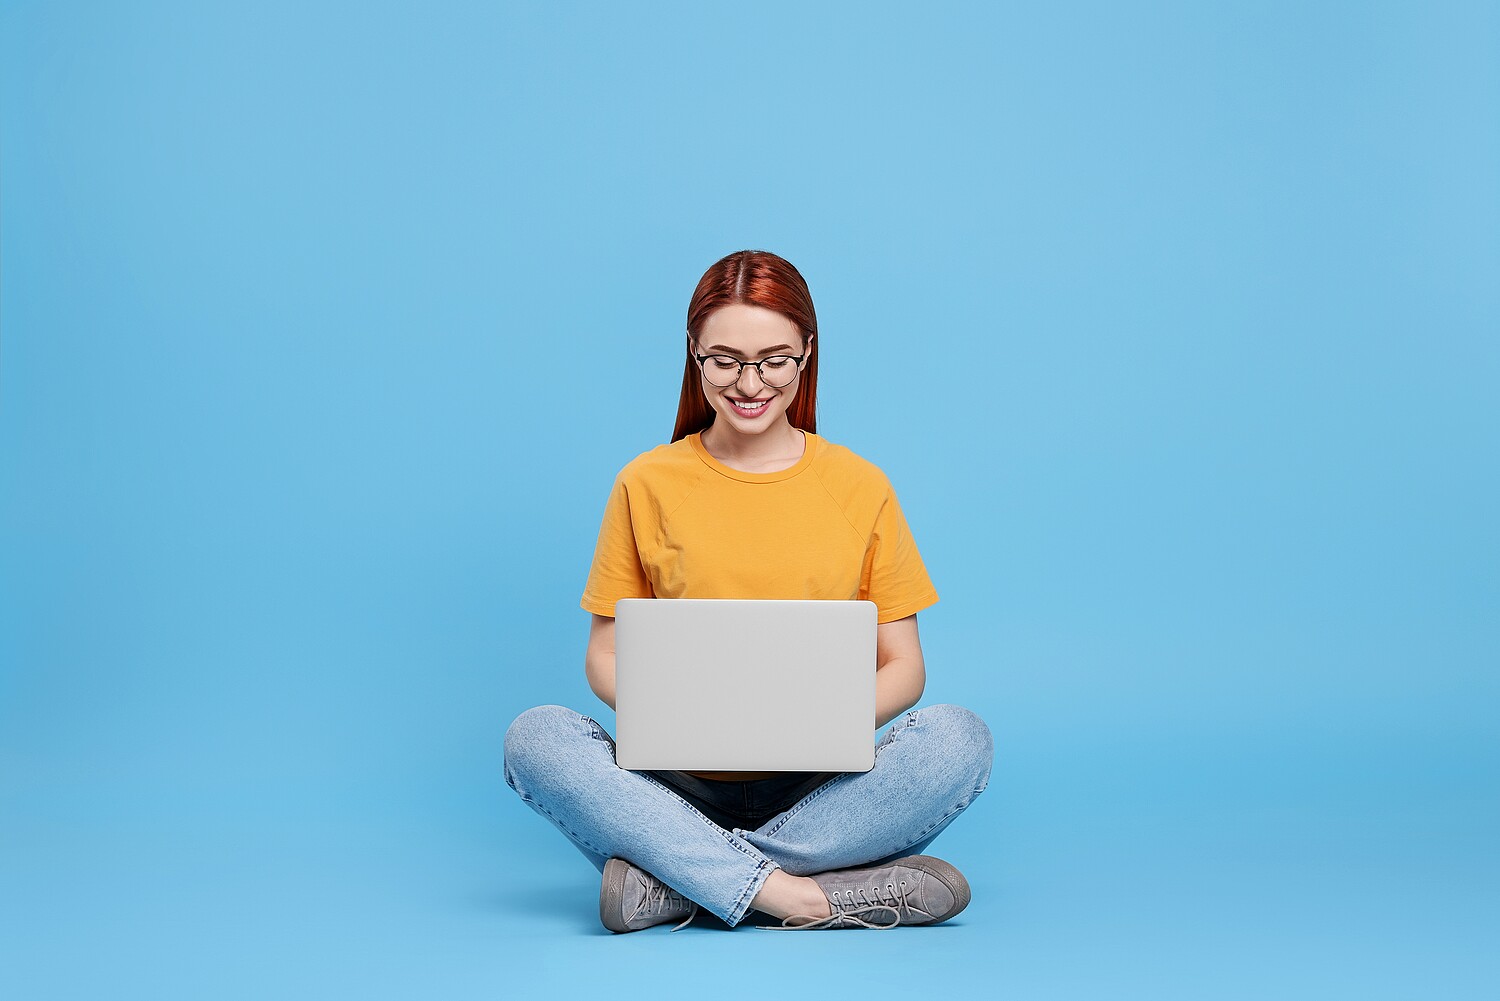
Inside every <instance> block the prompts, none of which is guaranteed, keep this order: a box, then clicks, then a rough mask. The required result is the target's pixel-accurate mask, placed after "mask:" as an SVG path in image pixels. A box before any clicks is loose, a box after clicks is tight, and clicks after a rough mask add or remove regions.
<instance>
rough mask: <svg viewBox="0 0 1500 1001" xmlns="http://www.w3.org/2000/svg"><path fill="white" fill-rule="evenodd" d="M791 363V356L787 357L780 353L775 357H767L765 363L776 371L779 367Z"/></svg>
mask: <svg viewBox="0 0 1500 1001" xmlns="http://www.w3.org/2000/svg"><path fill="white" fill-rule="evenodd" d="M791 363H792V360H791V359H790V358H785V357H782V356H780V355H778V356H777V357H775V358H767V359H766V360H765V362H764V363H763V364H764V365H765V366H766V368H769V369H771V370H772V371H775V370H776V369H778V368H786V367H787V366H788V365H790V364H791Z"/></svg>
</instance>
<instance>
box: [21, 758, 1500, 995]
mask: <svg viewBox="0 0 1500 1001" xmlns="http://www.w3.org/2000/svg"><path fill="white" fill-rule="evenodd" d="M13 736H14V734H13ZM997 744H998V750H997V762H996V775H995V778H994V780H993V781H992V784H991V786H990V788H989V790H988V791H987V792H986V793H985V794H984V796H982V797H981V798H980V799H979V801H977V802H976V804H975V805H974V806H973V807H972V808H971V809H970V810H969V811H968V813H966V814H965V815H964V817H963V818H961V823H958V824H955V825H954V826H952V827H950V828H949V830H948V831H947V832H945V833H944V834H943V835H942V837H941V838H940V839H939V840H938V841H937V842H935V843H934V844H933V845H932V847H931V848H930V849H929V853H930V854H934V855H938V856H940V857H943V858H946V859H948V860H950V861H952V862H954V863H955V864H956V865H958V866H959V867H960V868H961V869H962V870H963V871H964V873H965V874H966V876H967V877H968V879H969V880H970V883H971V885H972V887H973V891H974V899H973V903H972V904H971V905H970V906H969V908H968V909H967V910H966V911H965V912H964V913H963V914H962V915H960V916H959V917H958V918H956V919H954V920H952V921H951V922H949V923H947V924H945V925H941V926H936V927H930V928H902V929H896V930H893V931H889V932H875V931H839V932H823V933H811V932H809V933H802V934H785V933H776V934H772V933H767V932H761V931H756V930H754V929H753V928H752V927H751V926H750V925H748V924H744V925H741V926H740V927H739V928H737V929H734V930H732V931H731V930H729V929H727V928H726V927H725V926H724V925H723V924H722V923H719V922H717V921H715V920H713V919H708V920H704V919H702V918H700V919H698V920H697V921H696V922H695V923H694V924H693V925H690V926H689V927H688V928H686V929H684V930H682V931H680V932H676V933H673V932H670V931H669V930H668V926H662V927H657V928H652V929H648V930H645V931H642V932H637V933H634V934H630V935H619V936H617V935H613V934H610V933H609V932H607V931H606V930H605V929H604V928H603V927H602V926H601V925H600V924H599V921H598V918H597V900H598V882H599V881H598V876H597V874H596V873H595V872H594V870H593V869H592V868H591V867H590V866H589V865H588V863H587V862H586V861H585V860H584V859H583V858H582V856H580V855H577V854H576V853H575V852H574V850H573V849H572V847H571V846H570V845H568V844H567V843H566V842H564V841H563V840H562V839H561V838H560V837H559V836H558V835H556V834H555V833H554V832H553V830H552V829H551V828H550V826H548V825H546V824H545V823H544V822H543V821H542V820H541V819H540V818H539V817H537V816H536V815H534V814H532V813H531V812H530V811H529V810H527V809H526V808H525V807H524V805H523V804H522V803H521V802H520V801H519V800H518V799H516V798H515V797H514V796H513V795H512V794H511V793H510V791H509V790H508V789H507V788H506V787H505V786H504V785H503V782H501V780H500V779H499V777H498V773H497V774H496V775H495V777H494V780H493V781H492V782H490V783H489V784H488V785H487V786H483V787H481V786H480V785H478V784H476V785H474V786H472V787H468V788H465V787H454V788H451V789H449V790H447V792H442V791H435V788H436V787H433V786H429V787H427V788H426V789H425V791H424V792H420V793H419V792H416V791H415V790H416V789H418V788H420V784H419V783H415V782H413V781H412V780H411V777H410V776H405V777H400V776H398V777H397V778H396V779H395V780H393V781H391V782H390V783H389V787H388V789H387V790H386V791H385V792H384V793H383V792H382V791H381V789H380V785H381V782H380V778H379V777H378V776H376V775H373V774H363V775H361V774H359V773H358V772H357V770H356V771H351V772H349V773H347V774H346V775H344V776H343V777H342V778H343V779H344V781H341V782H337V783H329V784H327V785H318V784H303V785H295V784H286V785H280V786H278V785H277V783H279V782H283V781H285V778H286V773H287V772H288V771H289V770H290V769H289V767H288V765H287V762H288V761H290V760H291V759H290V758H286V759H282V758H276V757H272V758H270V759H269V760H270V761H271V762H272V764H269V765H267V764H266V763H265V762H266V760H268V759H262V758H257V757H256V755H255V754H254V753H252V752H250V751H248V750H247V752H246V754H245V755H244V757H243V758H241V759H239V760H238V761H237V762H235V761H230V760H221V761H219V762H216V764H217V765H218V766H221V767H219V768H213V769H209V768H202V767H199V766H200V765H201V764H202V762H198V763H197V764H194V763H190V762H187V761H180V760H179V761H176V762H168V761H165V760H154V759H150V758H149V756H148V755H145V754H144V752H143V751H142V750H141V749H140V748H139V747H137V748H134V749H133V748H130V747H121V748H118V749H117V753H115V754H113V755H110V756H101V757H97V758H87V759H80V758H77V757H74V758H72V759H71V760H69V756H68V755H67V753H65V752H61V751H59V752H56V754H55V757H54V758H53V759H51V760H49V758H48V757H47V754H46V752H44V751H41V750H39V749H34V750H36V753H37V755H38V756H36V757H32V758H30V759H29V760H28V759H26V758H25V754H26V749H24V748H20V749H18V748H16V747H15V746H14V743H12V745H11V746H10V748H9V753H8V755H7V758H6V765H7V767H6V769H5V772H4V785H3V787H0V795H3V800H0V802H3V804H4V815H3V819H4V826H3V830H4V844H5V850H4V852H3V854H0V881H3V882H0V886H3V888H4V889H3V893H0V915H3V919H4V921H3V925H0V929H3V942H0V958H3V963H0V986H5V987H6V989H5V991H4V995H5V996H6V997H10V998H24V999H28V1001H29V999H42V998H70V999H72V998H78V999H83V998H121V999H124V998H143V999H145V998H151V999H159V1001H164V999H169V998H224V999H228V998H303V997H306V998H315V997H334V996H347V997H359V998H454V999H457V998H495V997H529V996H550V995H553V994H557V993H563V992H567V991H587V992H589V993H590V994H591V995H597V996H612V997H650V996H667V997H677V996H681V997H700V996H724V995H728V996H731V997H738V996H745V997H749V996H757V997H762V996H766V994H767V993H768V992H770V993H771V994H772V995H773V996H779V997H808V998H812V997H826V996H828V995H829V994H830V992H833V993H839V994H847V993H850V992H854V993H861V994H863V993H882V994H883V993H888V992H896V993H903V994H904V993H905V992H907V991H918V992H926V991H931V990H941V992H942V993H943V995H944V996H965V994H966V993H967V992H969V991H970V990H972V992H974V993H978V992H980V991H981V990H982V991H983V992H984V993H985V994H986V995H987V996H992V997H1016V998H1026V999H1052V998H1057V999H1064V998H1067V999H1075V998H1076V999H1097V998H1151V999H1172V998H1182V999H1201V998H1275V999H1292V998H1308V999H1314V998H1316V999H1325V998H1360V999H1377V998H1391V999H1396V998H1443V999H1459V998H1474V999H1482V998H1493V997H1495V996H1497V992H1500V976H1497V971H1496V965H1495V960H1494V958H1493V956H1494V952H1493V949H1492V948H1490V947H1492V946H1493V944H1494V942H1495V941H1497V940H1500V907H1497V900H1500V864H1497V860H1496V853H1495V850H1494V848H1495V845H1496V844H1497V843H1500V838H1497V835H1500V814H1497V809H1496V804H1495V797H1494V790H1495V788H1496V783H1495V777H1496V774H1497V769H1496V767H1495V765H1496V762H1495V760H1494V759H1493V757H1491V758H1489V759H1488V760H1485V759H1484V757H1483V753H1484V752H1483V751H1482V749H1481V748H1479V747H1462V746H1447V747H1436V748H1434V747H1431V746H1429V747H1428V748H1427V750H1426V751H1425V752H1422V753H1396V754H1388V755H1384V756H1382V755H1380V754H1370V753H1369V750H1368V749H1365V750H1362V751H1361V752H1360V754H1359V755H1358V756H1356V755H1354V754H1348V755H1344V754H1342V753H1341V752H1340V749H1339V748H1338V747H1330V746H1326V745H1324V746H1321V747H1314V746H1312V745H1310V744H1308V743H1306V742H1305V741H1304V742H1303V744H1302V745H1300V746H1296V745H1287V744H1285V743H1283V745H1282V748H1283V749H1282V750H1279V751H1275V750H1273V751H1263V750H1262V751H1255V750H1250V748H1253V747H1254V746H1255V742H1254V741H1248V740H1246V741H1236V742H1233V743H1231V744H1230V745H1229V749H1228V750H1225V751H1222V752H1218V753H1216V754H1212V755H1209V756H1205V754H1204V753H1203V751H1202V746H1201V744H1200V745H1198V746H1196V747H1193V746H1192V745H1183V747H1184V751H1183V752H1179V751H1178V750H1177V749H1176V748H1175V747H1174V742H1173V739H1172V735H1170V734H1167V735H1161V736H1160V737H1159V739H1157V740H1153V741H1151V742H1150V743H1149V746H1146V745H1145V744H1143V743H1142V742H1140V741H1137V742H1136V743H1135V744H1134V745H1131V744H1129V743H1117V744H1115V745H1114V746H1110V745H1109V743H1108V742H1106V741H1094V742H1089V741H1083V742H1078V741H1073V742H1070V743H1069V744H1068V745H1066V746H1064V745H1062V744H1056V745H1054V746H1046V745H1044V744H1043V743H1041V742H1039V741H1034V742H1032V743H1031V744H1029V745H1023V746H1018V745H1016V744H1015V743H1011V744H1009V745H1007V744H1006V742H1005V741H1004V740H1003V739H1001V740H1000V741H998V742H997ZM1309 751H1314V752H1317V753H1316V756H1315V757H1309V758H1308V760H1307V766H1306V767H1305V768H1304V769H1301V770H1298V769H1297V768H1294V767H1288V765H1289V762H1290V761H1291V760H1292V759H1293V758H1295V757H1296V756H1297V754H1301V753H1306V752H1309ZM278 753H281V754H285V751H282V752H278ZM1491 753H1492V752H1491ZM257 762H260V764H257ZM236 763H237V764H238V765H239V768H238V769H235V768H233V767H230V766H233V765H235V764H236ZM215 776H217V777H215ZM6 985H8V986H6Z"/></svg>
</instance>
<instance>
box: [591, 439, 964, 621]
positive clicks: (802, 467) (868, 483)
mask: <svg viewBox="0 0 1500 1001" xmlns="http://www.w3.org/2000/svg"><path fill="white" fill-rule="evenodd" d="M621 598H804V599H821V600H868V601H873V602H874V603H875V606H876V610H877V611H876V620H877V621H879V622H891V621H894V620H895V619H900V618H904V617H906V616H908V615H911V614H913V613H915V612H919V611H921V610H922V609H924V608H926V607H928V606H929V605H932V604H934V603H935V602H936V601H937V600H938V595H937V591H935V590H934V589H933V586H932V581H931V580H930V579H929V578H928V576H927V568H926V567H925V566H924V565H923V563H922V557H921V554H920V553H918V552H917V545H916V542H915V541H914V540H913V539H912V534H911V530H910V529H909V528H908V527H907V524H906V518H905V517H904V516H903V515H902V513H901V507H900V505H899V504H897V503H896V493H895V491H894V490H893V489H892V488H891V483H890V480H889V479H887V477H886V475H885V473H883V472H882V471H881V470H880V468H879V467H878V466H876V465H875V464H874V463H872V462H870V461H868V460H866V459H862V458H860V457H859V456H858V455H855V454H854V452H852V451H851V450H849V449H848V448H846V447H844V446H843V445H835V444H834V443H833V442H830V441H828V440H827V439H824V438H821V437H819V436H818V435H815V434H811V433H808V434H807V435H806V446H805V448H804V449H803V453H802V458H801V459H799V460H798V461H797V462H796V464H795V465H792V466H790V467H789V468H787V469H782V470H779V471H777V472H773V473H747V472H743V471H741V470H738V469H732V468H730V467H729V466H726V465H724V464H723V463H722V462H720V461H719V460H717V459H715V458H714V457H713V456H712V455H709V454H708V450H707V449H706V448H704V447H703V442H702V441H701V440H700V436H699V435H698V434H690V435H688V436H687V437H685V438H679V439H678V440H677V441H675V442H672V443H671V444H669V445H658V446H657V447H655V448H653V449H651V450H650V451H649V452H643V453H641V454H640V455H638V456H636V457H635V458H634V459H632V460H631V461H630V462H629V463H627V464H626V465H625V467H624V468H623V469H621V470H620V472H619V474H618V475H617V476H616V477H615V483H614V488H613V490H612V491H611V492H610V495H609V502H608V503H607V504H606V505H605V509H604V521H603V524H602V525H601V526H600V529H599V541H598V543H597V544H596V546H595V548H594V562H593V565H592V567H590V569H589V576H588V582H587V584H586V585H585V587H584V591H583V600H582V605H583V607H584V608H585V609H586V610H588V611H590V612H595V613H597V614H599V615H609V616H613V615H614V614H615V602H616V601H618V600H619V599H621Z"/></svg>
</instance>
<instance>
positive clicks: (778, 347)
mask: <svg viewBox="0 0 1500 1001" xmlns="http://www.w3.org/2000/svg"><path fill="white" fill-rule="evenodd" d="M708 350H710V351H723V352H724V353H725V354H731V355H737V354H739V353H740V352H739V350H738V349H736V348H732V347H730V346H729V345H727V344H710V345H709V346H708ZM782 350H786V351H790V350H792V346H791V345H790V344H772V345H771V346H770V347H768V348H766V349H765V350H764V351H758V352H756V353H757V354H763V355H768V354H770V353H771V352H772V351H782Z"/></svg>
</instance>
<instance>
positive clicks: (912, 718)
mask: <svg viewBox="0 0 1500 1001" xmlns="http://www.w3.org/2000/svg"><path fill="white" fill-rule="evenodd" d="M902 715H903V717H904V718H905V719H906V722H904V723H903V724H902V725H900V726H895V727H892V728H891V729H890V731H889V732H888V733H887V734H886V735H885V739H884V740H882V741H881V742H880V744H879V745H878V747H877V750H879V748H880V747H885V746H887V745H889V744H890V743H891V742H893V741H894V740H895V739H896V734H898V733H900V732H901V731H902V730H905V729H907V728H908V727H912V726H915V725H916V723H917V710H915V709H913V710H911V711H909V712H906V713H903V714H902ZM863 774H865V773H864V772H844V773H843V774H842V775H839V776H837V777H836V778H831V779H829V780H828V781H827V782H824V783H823V784H822V785H820V786H818V788H816V789H814V790H813V791H812V792H810V793H808V794H807V795H806V796H805V797H803V799H802V800H801V802H799V803H797V804H795V805H794V806H793V807H792V809H791V812H789V813H788V814H787V815H786V816H785V817H782V818H781V822H780V823H778V824H777V825H776V826H775V827H773V828H771V829H770V830H769V831H766V832H765V836H766V837H770V836H771V835H773V834H775V833H776V832H777V831H779V830H781V829H782V828H783V827H785V826H786V825H787V824H788V823H789V822H790V821H791V819H792V818H793V817H795V816H796V815H797V814H799V813H801V812H802V811H803V809H804V808H806V806H807V805H808V804H809V803H811V802H812V801H813V800H815V799H817V798H818V797H819V796H821V795H823V793H824V792H826V791H827V790H829V789H832V788H833V787H834V786H836V785H838V784H839V783H840V782H843V781H844V780H845V779H847V778H849V777H850V776H851V775H863Z"/></svg>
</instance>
